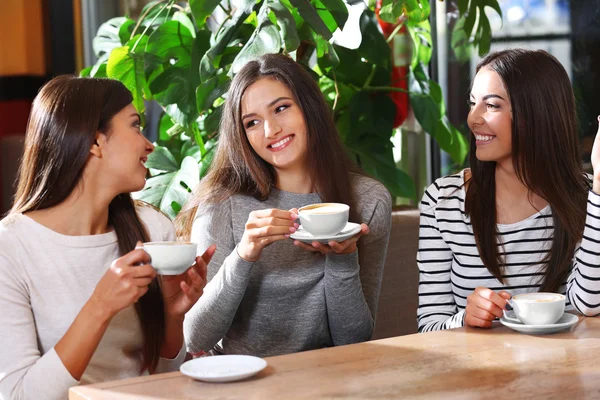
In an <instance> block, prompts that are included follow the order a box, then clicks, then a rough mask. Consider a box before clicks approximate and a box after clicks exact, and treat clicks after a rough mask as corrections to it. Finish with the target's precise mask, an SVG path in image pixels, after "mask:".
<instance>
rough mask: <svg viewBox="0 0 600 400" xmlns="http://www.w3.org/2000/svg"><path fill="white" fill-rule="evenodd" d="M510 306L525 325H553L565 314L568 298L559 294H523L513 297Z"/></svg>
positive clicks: (509, 302)
mask: <svg viewBox="0 0 600 400" xmlns="http://www.w3.org/2000/svg"><path fill="white" fill-rule="evenodd" d="M508 304H510V306H511V307H512V308H513V311H514V313H515V316H516V317H517V318H518V319H519V321H521V322H522V323H523V324H525V325H551V324H554V323H556V322H557V321H558V320H559V319H560V318H561V317H562V316H563V314H564V313H565V304H566V296H565V295H563V294H558V293H547V292H539V293H523V294H518V295H516V296H513V297H512V298H511V299H510V300H509V301H508Z"/></svg>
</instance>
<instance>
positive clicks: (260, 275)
mask: <svg viewBox="0 0 600 400" xmlns="http://www.w3.org/2000/svg"><path fill="white" fill-rule="evenodd" d="M320 202H337V203H345V204H348V205H349V206H350V214H351V215H350V219H351V221H354V222H361V223H363V224H362V228H361V232H360V233H358V234H357V235H356V236H355V237H352V238H350V239H347V240H344V241H340V242H337V241H334V240H330V241H329V242H328V243H327V244H320V243H318V242H313V243H311V244H305V243H301V242H299V241H297V240H296V241H292V240H291V239H289V236H290V235H292V234H293V233H294V232H296V229H297V228H298V224H297V223H296V222H295V221H296V218H297V212H298V210H297V209H298V208H299V207H302V206H304V205H308V204H312V203H320ZM390 216H391V197H390V195H389V193H388V191H387V190H386V189H385V187H383V185H381V184H380V183H379V182H377V181H375V180H373V179H370V178H368V177H366V176H364V175H362V174H361V173H360V172H359V171H358V170H357V168H356V167H355V166H354V164H353V163H352V162H351V161H350V159H349V157H348V155H347V154H346V152H345V151H344V148H343V146H342V144H341V142H340V139H339V135H338V133H337V131H336V128H335V124H334V121H333V118H332V115H331V111H330V110H329V108H328V107H327V103H326V102H325V99H324V98H323V95H322V94H321V91H320V90H319V87H318V85H317V84H316V82H314V80H313V79H312V78H311V76H310V75H309V74H308V73H307V72H306V71H305V70H304V69H303V67H302V66H301V65H300V64H297V63H296V62H294V61H293V60H292V59H291V58H289V57H287V56H285V55H277V54H272V55H266V56H263V57H261V58H259V59H258V60H256V61H251V62H249V63H248V64H247V65H245V66H244V67H243V68H242V69H241V70H240V71H239V72H238V73H237V74H236V76H235V78H234V79H233V81H232V83H231V87H230V89H229V91H228V93H227V100H226V104H225V110H224V112H223V116H222V119H221V127H220V136H219V144H218V148H217V150H216V155H215V159H214V161H213V165H212V167H211V169H210V172H209V173H208V175H207V176H206V177H205V178H204V179H203V181H202V182H201V183H200V186H199V188H198V189H197V190H196V192H195V194H194V196H193V197H192V199H191V200H190V201H189V202H188V204H187V205H186V206H185V207H184V210H182V213H181V214H180V216H179V219H178V222H179V224H180V227H181V230H182V233H183V234H184V235H186V234H187V235H190V234H191V237H192V240H194V241H198V242H199V243H200V244H199V249H200V250H201V249H203V248H206V247H207V246H208V245H209V244H210V243H213V242H215V243H216V244H217V251H216V253H215V255H214V257H213V260H212V261H211V263H210V264H209V265H208V279H209V283H208V284H207V286H206V289H205V294H204V295H203V296H202V298H201V299H200V301H199V302H198V303H196V305H195V306H194V307H193V308H192V310H191V311H190V312H189V313H188V314H187V315H186V320H185V332H186V342H187V344H188V349H189V350H190V351H191V352H192V353H198V352H207V351H213V350H214V351H215V352H216V353H226V354H232V353H249V354H254V355H259V356H270V355H276V354H285V353H292V352H296V351H302V350H309V349H316V348H320V347H327V346H335V345H342V344H348V343H355V342H359V341H365V340H369V339H370V338H371V335H372V332H373V325H374V321H375V314H376V310H377V301H378V298H379V290H380V286H381V276H382V271H383V265H384V260H385V255H386V249H387V242H388V238H389V232H390V225H391V217H390Z"/></svg>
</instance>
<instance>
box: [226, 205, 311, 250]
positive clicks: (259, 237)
mask: <svg viewBox="0 0 600 400" xmlns="http://www.w3.org/2000/svg"><path fill="white" fill-rule="evenodd" d="M296 218H298V214H297V210H295V209H292V210H290V211H285V210H277V209H267V210H258V211H252V212H251V213H250V215H249V217H248V221H247V222H246V229H245V231H244V235H243V236H242V240H241V241H240V243H239V244H238V246H237V252H238V255H239V256H240V257H241V258H243V259H244V260H246V261H257V260H258V259H259V258H260V255H261V254H262V251H263V249H264V248H265V247H267V246H268V245H270V244H271V243H273V242H276V241H278V240H284V239H287V238H289V237H290V235H291V234H292V233H294V232H296V229H298V226H299V225H298V224H297V223H296Z"/></svg>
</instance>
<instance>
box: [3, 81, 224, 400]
mask: <svg viewBox="0 0 600 400" xmlns="http://www.w3.org/2000/svg"><path fill="white" fill-rule="evenodd" d="M131 101H132V96H131V93H130V92H129V91H128V90H127V89H126V88H125V86H123V85H122V84H121V83H120V82H118V81H113V80H108V79H92V78H76V77H70V76H61V77H58V78H55V79H53V80H51V81H50V82H49V83H47V84H46V85H45V86H44V87H43V88H42V89H41V91H40V93H39V94H38V96H37V97H36V99H35V101H34V102H33V106H32V109H31V115H30V118H29V123H28V127H27V132H26V136H25V154H24V156H23V161H22V163H21V168H20V175H19V181H18V187H17V193H16V197H15V201H14V205H13V207H12V209H11V211H10V212H9V214H8V216H7V217H6V218H4V219H3V220H2V221H1V222H0V287H1V289H0V310H1V311H0V327H1V329H0V397H1V398H11V399H59V398H61V399H64V398H66V397H67V391H68V389H69V387H71V386H73V385H77V384H78V383H79V382H84V383H93V382H99V381H104V380H113V379H119V378H125V377H131V376H137V375H139V374H142V373H155V372H161V371H168V370H173V369H177V368H178V366H179V364H180V363H181V362H182V361H183V358H184V357H185V354H186V351H185V347H184V340H183V318H184V315H185V313H186V312H187V311H188V310H189V309H190V307H191V306H192V305H193V304H194V303H195V302H196V300H197V299H198V298H199V297H200V295H201V294H202V289H203V287H204V284H205V278H206V264H207V262H208V261H209V260H210V255H211V254H212V252H213V251H214V248H212V247H211V248H210V249H209V250H208V251H207V253H205V254H204V256H203V257H204V258H202V257H197V258H196V264H194V265H193V266H192V267H190V268H189V269H188V270H187V271H186V272H185V273H183V274H181V275H176V276H164V277H160V276H159V277H158V278H157V276H156V272H155V270H154V269H153V267H152V265H151V260H150V257H149V256H148V254H147V253H146V252H145V251H143V250H141V249H136V245H140V244H141V242H146V241H172V240H175V229H174V227H173V225H172V224H171V222H170V221H169V220H168V218H166V217H165V216H164V215H163V214H161V213H160V212H158V211H156V210H155V209H154V208H152V207H150V206H145V205H143V204H137V203H135V202H134V201H133V200H132V198H131V196H130V195H129V192H132V191H136V190H140V189H141V188H143V186H144V182H145V177H146V167H145V166H144V162H145V161H146V158H147V156H148V154H149V153H151V152H152V151H153V149H154V146H153V145H152V144H151V143H150V142H148V140H147V139H146V138H145V137H144V136H143V135H142V133H141V129H140V116H139V115H138V113H137V112H136V110H135V108H134V107H133V105H132V104H131Z"/></svg>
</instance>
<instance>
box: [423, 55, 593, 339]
mask: <svg viewBox="0 0 600 400" xmlns="http://www.w3.org/2000/svg"><path fill="white" fill-rule="evenodd" d="M470 106H471V108H470V111H469V115H468V117H467V122H468V124H469V128H470V129H471V132H472V137H471V149H470V151H471V153H470V165H471V168H470V169H466V170H464V171H461V172H460V173H458V174H455V175H451V176H447V177H444V178H440V179H438V180H437V181H436V182H434V183H433V185H431V186H430V187H429V188H428V189H427V191H426V192H425V195H424V196H423V200H422V201H421V228H420V239H419V253H418V257H417V262H418V265H419V270H420V284H419V309H418V319H419V330H420V331H421V332H426V331H432V330H439V329H449V328H454V327H459V326H463V325H468V326H475V327H482V328H490V327H491V326H492V321H493V320H494V319H495V318H499V317H502V315H503V310H505V309H506V305H507V301H508V299H510V297H511V296H513V295H516V294H519V293H527V292H534V291H542V292H558V293H563V294H567V295H568V303H567V305H568V306H569V307H574V308H575V309H577V310H578V311H579V312H581V313H583V314H585V315H596V314H598V312H599V311H600V298H599V296H598V293H599V292H598V291H597V290H595V287H596V286H597V280H598V279H599V271H598V268H597V266H598V265H599V264H600V258H599V254H600V249H599V248H598V243H600V196H598V194H597V193H599V191H600V178H599V177H598V176H600V173H599V172H598V171H599V170H600V147H598V146H596V148H594V152H593V155H592V159H593V162H594V171H595V175H598V176H595V177H594V178H593V179H592V177H590V176H588V175H586V174H584V172H583V167H582V164H581V158H580V155H579V145H578V134H577V122H576V121H577V118H576V107H575V97H574V95H573V90H572V88H571V83H570V81H569V77H568V75H567V73H566V71H565V69H564V68H563V66H562V65H561V64H560V63H559V61H558V60H557V59H556V58H555V57H553V56H552V55H550V54H548V53H547V52H545V51H541V50H538V51H529V50H521V49H514V50H506V51H501V52H497V53H492V54H490V55H488V56H487V57H486V58H485V59H484V60H483V61H482V62H481V63H480V64H479V65H478V67H477V75H476V77H475V79H474V81H473V85H472V89H471V96H470ZM592 183H593V191H592V190H590V189H592ZM586 204H587V214H586Z"/></svg>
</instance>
